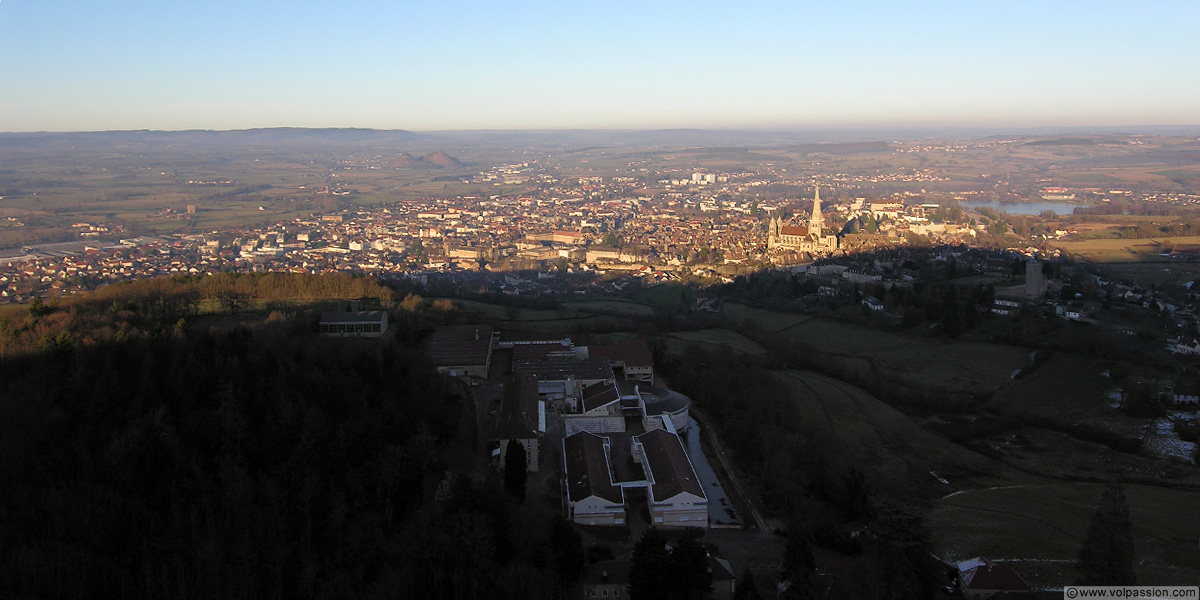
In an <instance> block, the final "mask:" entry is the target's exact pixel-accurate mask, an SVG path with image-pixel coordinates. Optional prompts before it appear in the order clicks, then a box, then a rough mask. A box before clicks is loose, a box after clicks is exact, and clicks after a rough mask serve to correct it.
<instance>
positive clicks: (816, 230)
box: [808, 183, 824, 238]
mask: <svg viewBox="0 0 1200 600" xmlns="http://www.w3.org/2000/svg"><path fill="white" fill-rule="evenodd" d="M823 225H824V222H823V220H822V219H821V188H820V186H819V185H817V184H815V183H814V184H813V211H812V218H811V219H809V220H808V234H809V235H811V236H813V237H818V238H819V237H821V229H822V226H823Z"/></svg>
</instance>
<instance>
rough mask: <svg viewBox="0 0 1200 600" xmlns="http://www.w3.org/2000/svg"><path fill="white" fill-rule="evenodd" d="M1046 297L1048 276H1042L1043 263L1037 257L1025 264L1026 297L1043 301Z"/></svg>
mask: <svg viewBox="0 0 1200 600" xmlns="http://www.w3.org/2000/svg"><path fill="white" fill-rule="evenodd" d="M1045 296H1046V276H1045V275H1042V263H1040V262H1038V259H1037V257H1036V256H1034V257H1033V258H1030V259H1029V262H1027V263H1025V297H1026V298H1029V299H1030V300H1041V299H1042V298H1044V297H1045Z"/></svg>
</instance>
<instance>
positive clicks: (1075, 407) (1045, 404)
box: [994, 354, 1116, 416]
mask: <svg viewBox="0 0 1200 600" xmlns="http://www.w3.org/2000/svg"><path fill="white" fill-rule="evenodd" d="M1104 369H1105V367H1104V365H1103V364H1102V363H1101V362H1100V361H1098V360H1095V359H1090V358H1085V357H1081V356H1077V355H1074V354H1055V355H1054V356H1051V357H1050V358H1049V359H1047V360H1046V362H1045V363H1043V364H1042V365H1040V366H1039V367H1038V368H1037V369H1036V370H1035V371H1034V372H1033V373H1032V374H1030V375H1027V376H1025V377H1021V378H1020V379H1017V380H1015V381H1013V382H1011V383H1010V384H1008V385H1006V386H1004V387H1003V388H1001V389H1000V390H999V391H997V392H996V395H995V397H994V402H995V403H996V405H997V406H1000V407H1003V408H1004V409H1005V410H1006V411H1011V412H1023V413H1029V414H1034V415H1049V416H1058V415H1063V414H1068V413H1073V412H1093V413H1094V412H1097V411H1105V410H1108V409H1109V408H1110V407H1111V405H1112V399H1110V398H1109V397H1108V394H1109V392H1110V391H1112V390H1113V389H1114V388H1115V387H1116V384H1115V383H1114V382H1113V381H1112V379H1109V378H1107V377H1104V376H1103V375H1101V373H1102V372H1103V371H1104Z"/></svg>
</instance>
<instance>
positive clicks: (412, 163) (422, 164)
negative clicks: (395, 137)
mask: <svg viewBox="0 0 1200 600" xmlns="http://www.w3.org/2000/svg"><path fill="white" fill-rule="evenodd" d="M389 166H390V167H391V168H393V169H459V168H462V167H464V166H466V163H463V162H462V161H460V160H458V159H457V158H454V157H453V156H450V155H449V154H446V152H445V151H444V150H438V151H436V152H430V153H429V154H422V155H421V156H420V158H418V157H415V156H413V155H412V154H409V153H408V152H405V153H404V154H401V155H400V156H397V157H396V158H395V159H394V160H392V162H391V163H390V164H389Z"/></svg>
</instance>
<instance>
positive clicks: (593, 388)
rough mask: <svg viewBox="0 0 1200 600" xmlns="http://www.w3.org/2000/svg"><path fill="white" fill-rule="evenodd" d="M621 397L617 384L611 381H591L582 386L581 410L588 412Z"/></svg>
mask: <svg viewBox="0 0 1200 600" xmlns="http://www.w3.org/2000/svg"><path fill="white" fill-rule="evenodd" d="M620 399H621V396H620V395H619V394H617V386H615V385H613V383H612V382H611V381H601V382H600V383H593V384H592V385H589V386H587V387H585V388H583V412H585V413H589V412H592V411H593V410H596V409H598V408H603V407H605V406H608V405H609V404H612V403H613V402H616V401H618V400H620Z"/></svg>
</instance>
